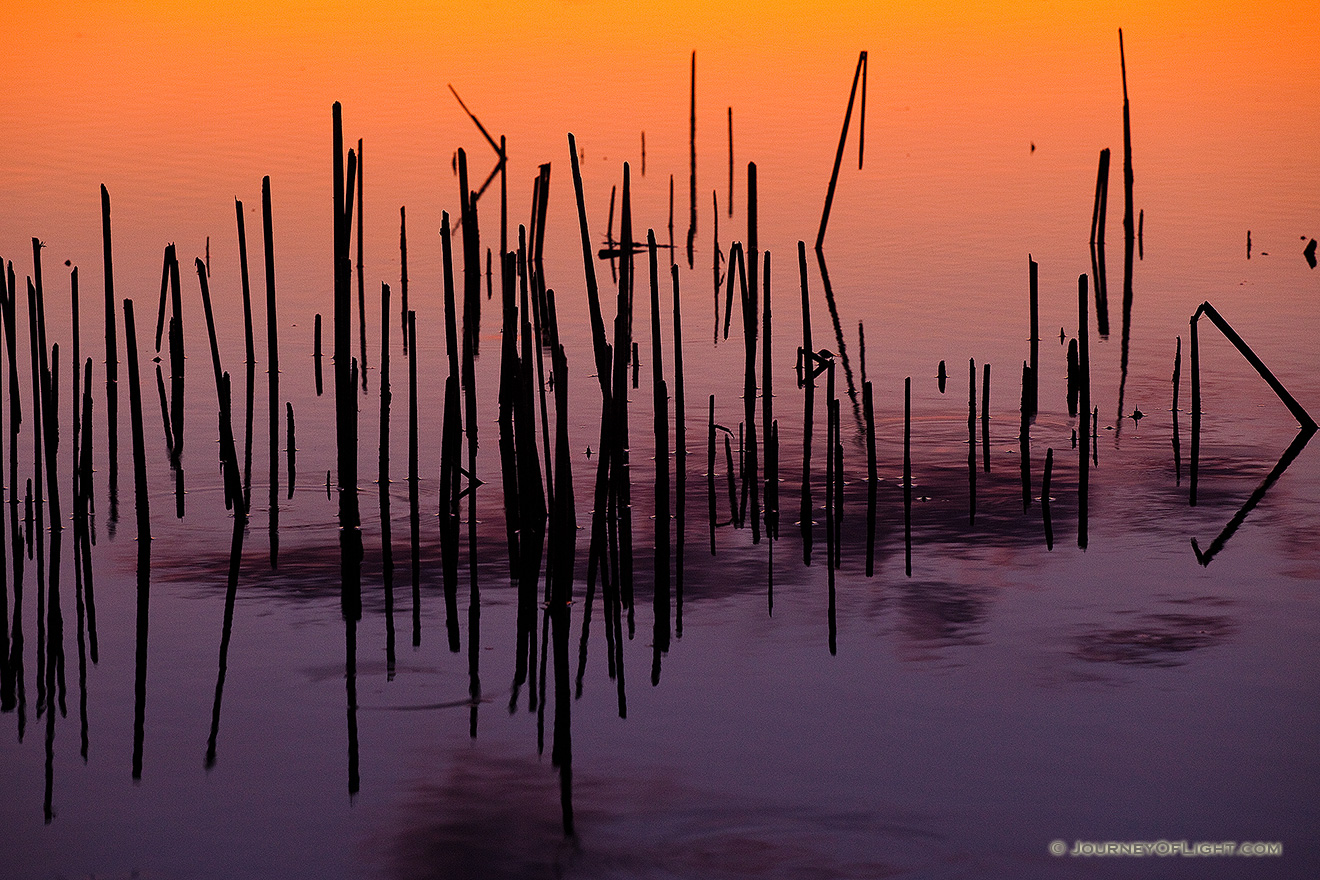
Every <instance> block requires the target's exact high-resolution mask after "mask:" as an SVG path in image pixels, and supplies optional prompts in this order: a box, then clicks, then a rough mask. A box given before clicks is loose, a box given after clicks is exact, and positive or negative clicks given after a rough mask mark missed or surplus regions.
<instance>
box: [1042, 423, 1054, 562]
mask: <svg viewBox="0 0 1320 880" xmlns="http://www.w3.org/2000/svg"><path fill="white" fill-rule="evenodd" d="M1053 470H1054V449H1053V447H1050V448H1048V449H1046V450H1045V475H1044V477H1042V478H1041V481H1040V515H1041V518H1042V519H1043V520H1044V523H1045V549H1047V550H1053V549H1054V524H1053V523H1052V522H1051V520H1050V474H1051V472H1053Z"/></svg>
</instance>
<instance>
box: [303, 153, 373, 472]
mask: <svg viewBox="0 0 1320 880" xmlns="http://www.w3.org/2000/svg"><path fill="white" fill-rule="evenodd" d="M362 172H363V166H362V138H358V142H357V295H358V365H359V366H360V367H361V369H362V393H363V394H366V392H367V279H366V278H365V277H364V276H363V274H362ZM289 446H290V448H292V446H293V443H292V441H290V443H289Z"/></svg>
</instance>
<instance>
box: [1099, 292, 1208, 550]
mask: <svg viewBox="0 0 1320 880" xmlns="http://www.w3.org/2000/svg"><path fill="white" fill-rule="evenodd" d="M1086 293H1087V291H1086V275H1085V274H1082V275H1079V276H1077V342H1078V345H1077V371H1078V374H1077V385H1078V398H1079V408H1080V410H1081V414H1082V423H1081V429H1080V430H1079V431H1078V434H1079V435H1080V436H1081V439H1082V445H1081V453H1080V454H1081V457H1080V459H1079V461H1078V470H1077V546H1078V547H1079V548H1080V549H1082V550H1085V549H1086V544H1087V513H1088V506H1089V504H1088V501H1089V499H1088V492H1089V481H1090V466H1091V456H1090V449H1089V446H1090V443H1091V431H1090V427H1091V425H1090V420H1091V359H1090V354H1089V350H1088V349H1089V345H1088V341H1089V337H1090V335H1091V327H1090V317H1089V316H1088V315H1087V301H1086ZM1193 357H1195V355H1193Z"/></svg>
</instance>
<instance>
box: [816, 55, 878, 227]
mask: <svg viewBox="0 0 1320 880" xmlns="http://www.w3.org/2000/svg"><path fill="white" fill-rule="evenodd" d="M865 71H866V52H862V53H860V54H859V55H858V56H857V70H856V71H855V72H854V73H853V81H852V90H851V91H849V92H848V109H847V110H845V111H844V114H843V131H842V132H840V133H839V149H838V152H836V153H835V154H834V170H833V171H831V172H830V187H829V189H828V190H826V192H825V210H824V211H823V212H822V213H821V215H820V231H819V232H817V233H816V249H817V250H820V249H821V248H822V247H823V246H824V244H825V227H826V226H827V225H828V224H829V222H830V206H831V205H832V204H833V203H834V187H835V186H836V185H837V184H838V182H839V166H840V165H842V164H843V147H844V144H845V143H847V140H848V124H849V122H851V121H852V109H853V101H854V99H856V97H857V83H858V81H861V82H863V86H862V95H863V99H862V106H863V110H862V114H863V115H862V118H863V119H865V113H866V110H865V105H866V99H865V95H866V86H865V79H864V74H865ZM861 145H862V139H861V137H859V138H858V151H857V167H858V168H860V167H861V164H862V153H861Z"/></svg>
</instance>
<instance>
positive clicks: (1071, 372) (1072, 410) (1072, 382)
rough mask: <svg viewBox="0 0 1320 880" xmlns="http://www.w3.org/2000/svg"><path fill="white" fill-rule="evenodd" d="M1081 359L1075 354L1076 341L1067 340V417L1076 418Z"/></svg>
mask: <svg viewBox="0 0 1320 880" xmlns="http://www.w3.org/2000/svg"><path fill="white" fill-rule="evenodd" d="M1081 372H1082V367H1081V358H1080V356H1079V355H1078V353H1077V339H1076V338H1075V337H1074V338H1073V339H1070V340H1068V417H1069V418H1076V417H1077V397H1078V395H1079V394H1080V393H1081V390H1082V382H1081Z"/></svg>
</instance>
